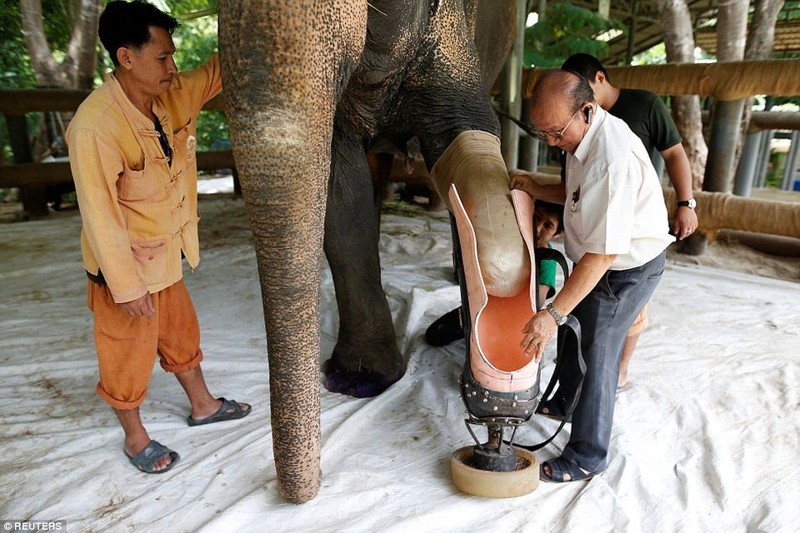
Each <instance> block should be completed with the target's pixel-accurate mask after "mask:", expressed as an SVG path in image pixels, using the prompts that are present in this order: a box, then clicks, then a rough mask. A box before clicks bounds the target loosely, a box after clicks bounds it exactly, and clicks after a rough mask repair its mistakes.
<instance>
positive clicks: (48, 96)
mask: <svg viewBox="0 0 800 533" xmlns="http://www.w3.org/2000/svg"><path fill="white" fill-rule="evenodd" d="M90 93H91V91H78V90H72V89H0V113H4V114H6V115H16V116H20V115H24V114H26V113H36V112H42V111H59V112H68V111H75V110H76V109H78V106H79V105H81V102H83V100H84V99H85V98H86V97H87V96H89V94H90ZM203 110H204V111H224V110H225V99H224V98H223V97H222V94H221V93H220V94H218V95H217V96H215V97H214V98H212V99H211V100H209V101H208V102H206V105H205V106H203Z"/></svg>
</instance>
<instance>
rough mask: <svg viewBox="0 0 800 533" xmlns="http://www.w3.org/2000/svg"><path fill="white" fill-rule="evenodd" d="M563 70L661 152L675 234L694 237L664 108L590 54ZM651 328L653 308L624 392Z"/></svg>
mask: <svg viewBox="0 0 800 533" xmlns="http://www.w3.org/2000/svg"><path fill="white" fill-rule="evenodd" d="M561 70H566V71H569V72H574V73H575V74H577V75H579V76H581V77H582V78H584V79H586V81H588V82H589V85H590V86H591V87H592V90H593V91H594V96H595V100H597V103H598V104H599V105H600V107H602V108H603V109H605V110H606V111H608V112H609V113H611V114H612V115H614V116H616V117H617V118H620V119H622V120H623V121H624V122H625V123H626V124H627V125H628V127H629V128H630V129H631V131H633V133H635V134H636V136H637V137H639V139H641V141H642V144H644V147H645V149H647V152H648V153H649V154H650V155H651V156H652V155H653V150H654V149H655V150H658V152H659V153H660V154H661V156H662V157H663V158H664V165H665V167H666V169H667V174H668V175H669V180H670V182H671V183H672V187H673V188H674V189H675V196H676V198H677V200H678V206H677V210H676V211H675V218H674V220H673V221H672V222H671V224H670V228H671V230H672V234H673V235H675V237H676V238H677V239H678V240H681V239H685V238H686V237H688V236H689V235H691V234H692V233H693V232H694V230H696V229H697V215H696V214H695V212H694V207H695V201H694V198H692V169H691V166H690V165H689V158H688V157H686V151H685V150H684V149H683V145H682V144H681V136H680V134H679V133H678V129H677V128H676V127H675V122H674V121H673V120H672V117H671V116H670V113H669V110H668V109H667V107H666V106H665V105H664V102H662V101H661V99H660V98H659V97H658V95H656V94H654V93H652V92H650V91H643V90H639V89H618V88H616V87H614V86H613V85H611V82H610V81H609V79H608V72H606V69H605V67H603V64H602V63H601V62H600V61H599V60H598V59H597V58H596V57H594V56H592V55H589V54H582V53H581V54H573V55H571V56H570V57H568V58H567V60H566V61H565V62H564V64H563V65H561ZM646 326H647V306H645V307H644V309H642V312H641V313H640V315H639V317H637V319H636V322H635V323H634V325H633V326H631V330H630V331H629V332H628V338H627V340H626V342H625V346H624V348H623V350H622V356H621V360H620V370H619V386H620V388H623V387H625V386H627V384H628V366H629V364H630V360H631V358H632V357H633V352H634V350H635V349H636V344H637V342H638V341H639V333H641V331H643V330H644V328H645V327H646Z"/></svg>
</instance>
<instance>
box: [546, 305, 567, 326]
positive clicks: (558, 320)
mask: <svg viewBox="0 0 800 533" xmlns="http://www.w3.org/2000/svg"><path fill="white" fill-rule="evenodd" d="M544 308H545V310H546V311H547V312H548V313H550V316H551V317H553V320H555V321H556V325H558V326H563V325H564V324H566V323H567V317H565V316H563V315H562V314H561V313H559V312H558V311H556V309H555V307H553V304H552V303H549V304H547V305H546V306H544Z"/></svg>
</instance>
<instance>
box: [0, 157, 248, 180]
mask: <svg viewBox="0 0 800 533" xmlns="http://www.w3.org/2000/svg"><path fill="white" fill-rule="evenodd" d="M235 167H236V165H235V163H234V161H233V152H232V151H230V150H221V151H215V152H197V169H198V170H217V169H220V168H230V169H235ZM71 181H72V173H71V172H70V168H69V163H68V162H64V161H59V162H53V163H22V164H19V165H0V188H7V187H29V186H35V185H50V184H56V183H70V182H71Z"/></svg>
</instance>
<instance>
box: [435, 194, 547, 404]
mask: <svg viewBox="0 0 800 533" xmlns="http://www.w3.org/2000/svg"><path fill="white" fill-rule="evenodd" d="M512 196H513V205H514V210H515V212H516V221H515V223H514V227H513V228H511V230H512V231H514V232H515V233H517V234H518V235H520V236H521V237H522V238H523V240H524V242H525V244H524V246H525V254H526V255H528V257H529V261H530V258H532V257H533V249H534V242H533V201H532V200H531V198H530V197H529V196H528V195H527V194H526V193H524V192H522V191H512ZM449 200H450V203H451V205H452V206H453V216H454V217H455V219H456V227H457V228H458V240H459V241H460V244H461V258H462V261H463V264H464V278H465V282H466V285H467V298H468V299H469V320H470V324H471V325H472V327H471V330H470V338H469V340H468V342H469V343H470V350H469V365H470V370H471V371H472V375H473V377H474V378H475V381H477V382H478V383H480V384H481V386H483V387H484V388H486V389H489V390H492V391H496V392H518V391H523V390H527V389H530V388H531V387H533V386H534V385H535V384H536V378H537V375H538V372H539V363H537V362H536V361H535V360H533V358H531V357H529V356H527V355H525V352H524V351H523V349H522V348H520V345H519V344H520V341H521V340H522V328H523V327H524V326H525V324H526V323H527V322H528V320H530V318H531V317H532V316H533V314H534V313H535V312H536V286H537V284H536V270H535V261H531V262H532V263H533V264H534V268H533V269H531V270H529V271H528V276H529V277H528V279H526V280H525V284H524V287H523V289H524V290H520V291H519V292H518V293H517V294H516V295H514V296H510V297H501V296H493V295H490V294H489V293H488V292H487V290H486V286H485V285H484V283H483V280H484V279H485V275H483V274H482V273H481V265H480V255H479V253H478V247H477V243H476V240H475V237H476V234H475V231H474V229H473V227H472V223H471V222H470V218H469V216H468V214H467V211H466V209H465V208H464V205H463V204H462V203H461V199H460V198H459V195H458V190H457V189H456V186H455V185H451V186H450V194H449Z"/></svg>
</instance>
